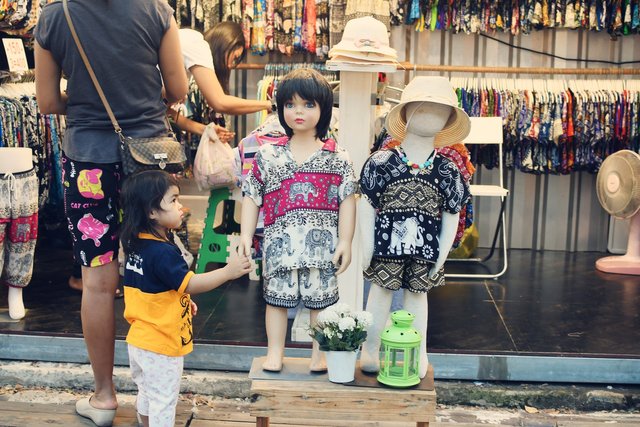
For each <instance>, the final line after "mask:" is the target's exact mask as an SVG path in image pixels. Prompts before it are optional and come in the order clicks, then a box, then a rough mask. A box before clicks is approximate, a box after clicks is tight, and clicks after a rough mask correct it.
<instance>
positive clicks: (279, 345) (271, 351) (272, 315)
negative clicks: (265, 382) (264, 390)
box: [262, 304, 287, 372]
mask: <svg viewBox="0 0 640 427" xmlns="http://www.w3.org/2000/svg"><path fill="white" fill-rule="evenodd" d="M265 327H266V329H267V359H266V360H265V361H264V363H263V364H262V369H264V370H265V371H275V372H279V371H280V370H282V359H283V357H284V340H285V338H286V336H287V309H286V308H282V307H275V306H273V305H269V304H267V311H266V313H265Z"/></svg>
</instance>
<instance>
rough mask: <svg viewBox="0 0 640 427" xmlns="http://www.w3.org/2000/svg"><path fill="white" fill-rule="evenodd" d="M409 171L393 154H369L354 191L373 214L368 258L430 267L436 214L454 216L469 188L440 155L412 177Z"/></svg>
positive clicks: (436, 247)
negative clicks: (417, 262)
mask: <svg viewBox="0 0 640 427" xmlns="http://www.w3.org/2000/svg"><path fill="white" fill-rule="evenodd" d="M410 169H411V168H409V167H408V166H407V165H406V164H405V163H404V162H403V161H402V159H401V158H400V155H399V153H398V152H397V151H396V150H380V151H377V152H375V153H373V154H372V155H371V156H369V158H368V159H367V161H366V162H365V164H364V166H363V168H362V174H361V175H360V191H361V192H362V194H363V196H364V197H366V198H367V200H368V201H369V203H370V204H371V206H373V208H374V209H376V211H377V213H376V223H375V232H374V251H373V256H374V257H383V258H386V259H389V260H393V259H397V260H402V259H406V258H412V259H419V260H422V261H428V262H436V260H437V259H438V254H439V247H440V245H439V242H438V237H439V235H440V229H441V226H442V211H445V212H449V213H458V212H460V209H462V206H463V205H464V204H465V203H466V202H467V200H468V198H469V187H468V185H467V184H466V183H465V182H464V180H463V179H462V176H461V174H460V171H459V170H458V168H457V167H456V166H455V164H454V163H453V162H452V161H451V160H449V159H447V158H445V157H443V156H440V155H436V157H435V159H434V161H433V164H432V165H431V166H429V167H428V168H426V169H424V170H421V171H420V172H418V173H416V174H414V173H413V172H411V170H410Z"/></svg>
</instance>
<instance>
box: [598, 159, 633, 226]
mask: <svg viewBox="0 0 640 427" xmlns="http://www.w3.org/2000/svg"><path fill="white" fill-rule="evenodd" d="M639 180H640V155H638V154H637V153H635V152H633V151H630V150H621V151H618V152H616V153H614V154H612V155H611V156H609V157H607V158H606V159H605V161H604V162H602V165H601V166H600V171H599V172H598V177H597V181H596V191H597V193H598V200H600V204H601V205H602V207H603V208H604V210H606V211H607V212H608V213H609V214H611V215H613V216H615V217H616V218H623V219H624V218H628V217H630V216H632V215H633V214H635V213H636V212H637V211H638V209H640V182H639Z"/></svg>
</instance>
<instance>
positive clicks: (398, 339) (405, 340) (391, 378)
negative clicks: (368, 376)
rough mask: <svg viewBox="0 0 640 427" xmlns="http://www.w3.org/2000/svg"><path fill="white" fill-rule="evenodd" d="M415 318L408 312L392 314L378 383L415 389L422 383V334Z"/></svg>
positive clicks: (386, 333)
mask: <svg viewBox="0 0 640 427" xmlns="http://www.w3.org/2000/svg"><path fill="white" fill-rule="evenodd" d="M415 317H416V316H415V315H413V314H411V313H409V312H408V311H406V310H398V311H394V312H393V313H391V326H390V327H389V328H387V329H385V330H384V331H383V332H382V334H380V340H381V341H382V347H383V353H382V355H381V358H380V372H379V373H378V381H379V382H381V383H382V384H386V385H388V386H391V387H411V386H414V385H416V384H418V383H419V382H420V375H419V372H420V370H419V364H420V354H419V348H420V340H421V339H422V337H421V335H420V333H419V332H418V331H416V330H415V329H414V328H413V327H412V326H411V324H412V323H413V319H415Z"/></svg>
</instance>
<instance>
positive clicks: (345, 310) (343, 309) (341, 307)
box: [327, 302, 351, 317]
mask: <svg viewBox="0 0 640 427" xmlns="http://www.w3.org/2000/svg"><path fill="white" fill-rule="evenodd" d="M329 309H331V311H333V312H334V313H336V314H337V315H338V316H340V317H344V316H346V315H348V314H351V307H349V304H344V303H340V302H339V303H337V304H334V305H332V306H331V307H329V308H328V309H327V310H329Z"/></svg>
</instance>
